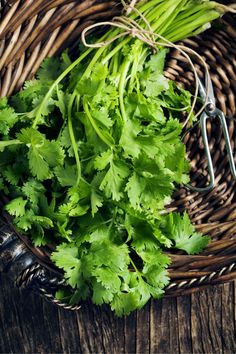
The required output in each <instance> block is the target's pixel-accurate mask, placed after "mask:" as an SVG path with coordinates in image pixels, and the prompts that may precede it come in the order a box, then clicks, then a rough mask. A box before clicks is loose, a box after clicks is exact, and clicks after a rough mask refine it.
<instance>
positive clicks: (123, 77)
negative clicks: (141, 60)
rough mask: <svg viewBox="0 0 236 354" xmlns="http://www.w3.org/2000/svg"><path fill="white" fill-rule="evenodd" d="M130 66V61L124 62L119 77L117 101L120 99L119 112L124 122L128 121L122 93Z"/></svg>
mask: <svg viewBox="0 0 236 354" xmlns="http://www.w3.org/2000/svg"><path fill="white" fill-rule="evenodd" d="M130 65H131V61H130V60H126V61H125V62H124V63H123V65H122V67H121V73H122V74H121V77H120V84H119V99H120V110H121V115H122V117H123V119H124V121H127V120H128V117H127V114H126V110H125V104H124V93H125V86H126V78H127V76H128V75H127V74H128V71H129V68H130Z"/></svg>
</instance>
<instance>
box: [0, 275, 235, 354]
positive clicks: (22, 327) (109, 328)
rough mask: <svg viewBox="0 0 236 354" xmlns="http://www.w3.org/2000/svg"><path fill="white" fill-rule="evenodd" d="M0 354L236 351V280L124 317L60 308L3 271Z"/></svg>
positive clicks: (105, 309)
mask: <svg viewBox="0 0 236 354" xmlns="http://www.w3.org/2000/svg"><path fill="white" fill-rule="evenodd" d="M0 284H1V286H0V353H19V352H22V353H83V354H84V353H89V354H90V353H92V354H93V353H109V354H116V353H118V354H123V353H128V354H132V353H135V354H146V353H147V354H148V353H151V354H163V353H165V354H173V353H175V354H177V353H183V354H186V353H198V354H200V353H227V354H231V353H235V352H236V338H235V284H233V283H231V284H225V285H221V286H214V287H212V288H209V289H207V290H204V291H202V292H200V293H196V294H193V295H191V296H190V295H189V296H184V297H179V298H173V299H163V300H160V301H152V302H151V303H150V304H148V305H147V306H146V307H145V309H143V310H142V311H140V312H136V313H133V314H132V315H130V316H128V317H126V318H116V317H115V316H114V314H113V313H112V312H111V311H110V310H109V309H108V307H106V306H104V307H102V308H98V307H95V306H93V305H92V304H90V303H85V304H83V306H82V309H81V311H79V312H78V313H76V314H75V313H72V312H67V311H64V310H58V309H57V308H56V307H54V306H52V305H51V304H49V303H47V302H45V301H43V300H42V299H40V298H39V297H38V296H37V295H34V294H31V293H28V292H25V291H19V290H18V289H16V288H14V287H12V284H11V283H10V281H9V280H8V279H7V277H6V276H5V275H1V274H0Z"/></svg>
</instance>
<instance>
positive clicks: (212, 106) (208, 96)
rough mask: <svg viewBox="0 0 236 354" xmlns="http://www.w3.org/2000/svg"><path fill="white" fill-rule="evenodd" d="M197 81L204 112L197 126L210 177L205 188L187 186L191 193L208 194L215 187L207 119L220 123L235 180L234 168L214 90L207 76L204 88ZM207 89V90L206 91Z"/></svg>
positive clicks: (224, 125) (223, 120)
mask: <svg viewBox="0 0 236 354" xmlns="http://www.w3.org/2000/svg"><path fill="white" fill-rule="evenodd" d="M198 81H199V93H200V96H201V98H202V100H203V102H206V103H205V107H204V111H203V112H202V114H201V116H200V119H199V124H200V128H201V133H202V138H203V144H204V149H205V153H206V157H207V162H208V172H209V176H210V183H209V185H207V186H206V187H203V188H198V187H195V186H191V185H187V187H188V188H190V189H191V190H193V191H196V192H208V191H210V190H212V189H213V188H214V186H215V174H214V168H213V163H212V158H211V153H210V147H209V142H208V138H207V128H206V126H207V119H209V118H214V119H216V118H218V119H219V120H220V123H221V127H222V130H223V134H224V138H225V145H226V150H227V155H228V159H229V165H230V170H231V173H232V175H233V178H234V179H235V180H236V168H235V163H234V157H233V151H232V148H231V144H230V138H229V132H228V127H227V124H226V118H225V115H224V113H223V112H222V111H221V110H220V109H218V108H217V107H216V100H215V96H214V90H213V85H212V81H211V78H210V76H209V75H207V76H206V78H205V87H204V85H203V83H202V81H201V80H200V79H198ZM206 87H207V90H206Z"/></svg>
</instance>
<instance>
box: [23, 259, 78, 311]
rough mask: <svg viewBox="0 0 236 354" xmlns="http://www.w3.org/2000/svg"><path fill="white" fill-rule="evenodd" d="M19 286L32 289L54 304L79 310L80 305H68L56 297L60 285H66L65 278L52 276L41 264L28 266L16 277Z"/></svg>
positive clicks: (71, 309) (67, 308) (66, 308)
mask: <svg viewBox="0 0 236 354" xmlns="http://www.w3.org/2000/svg"><path fill="white" fill-rule="evenodd" d="M16 285H17V286H18V287H19V288H25V289H31V290H33V291H34V292H36V293H38V294H40V295H41V296H42V297H43V298H45V299H46V300H47V301H49V302H51V303H53V304H54V305H56V306H58V307H60V308H63V309H65V310H70V311H78V310H79V309H80V308H81V306H80V305H68V304H67V303H64V302H62V301H60V300H58V299H56V297H55V293H56V291H57V290H58V289H59V288H60V287H63V286H64V287H65V286H66V282H65V279H64V278H61V279H59V278H57V277H51V274H50V272H49V271H48V270H47V269H46V268H44V267H43V266H42V265H41V264H39V263H35V264H33V265H31V266H29V267H27V268H26V269H25V270H24V271H23V272H21V274H20V275H19V276H18V277H17V279H16Z"/></svg>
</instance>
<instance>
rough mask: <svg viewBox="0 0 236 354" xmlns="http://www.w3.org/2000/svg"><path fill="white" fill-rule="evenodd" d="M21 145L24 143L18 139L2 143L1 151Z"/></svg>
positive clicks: (0, 143)
mask: <svg viewBox="0 0 236 354" xmlns="http://www.w3.org/2000/svg"><path fill="white" fill-rule="evenodd" d="M20 144H23V143H22V142H21V141H20V140H18V139H13V140H3V141H0V151H1V150H2V149H4V148H5V147H7V146H11V145H20Z"/></svg>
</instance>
